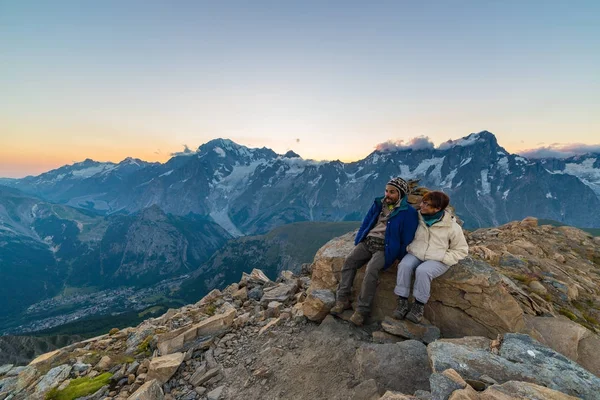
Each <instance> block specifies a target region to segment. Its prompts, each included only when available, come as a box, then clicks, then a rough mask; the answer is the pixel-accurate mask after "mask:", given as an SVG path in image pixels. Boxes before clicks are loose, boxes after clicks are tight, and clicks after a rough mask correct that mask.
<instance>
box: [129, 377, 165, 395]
mask: <svg viewBox="0 0 600 400" xmlns="http://www.w3.org/2000/svg"><path fill="white" fill-rule="evenodd" d="M164 398H165V395H164V394H163V391H162V388H161V387H160V384H159V383H158V381H157V380H156V379H153V380H151V381H148V382H146V383H144V384H143V385H142V386H141V387H140V388H139V389H137V390H136V391H135V393H133V394H132V395H131V396H129V397H128V398H127V400H163V399H164Z"/></svg>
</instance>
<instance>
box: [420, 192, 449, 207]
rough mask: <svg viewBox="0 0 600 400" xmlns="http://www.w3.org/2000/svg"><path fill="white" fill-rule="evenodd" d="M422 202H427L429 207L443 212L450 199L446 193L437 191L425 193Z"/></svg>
mask: <svg viewBox="0 0 600 400" xmlns="http://www.w3.org/2000/svg"><path fill="white" fill-rule="evenodd" d="M423 200H424V201H426V202H428V203H429V205H430V206H431V207H433V208H440V209H442V210H445V209H446V207H448V204H450V197H448V195H447V194H446V193H444V192H439V191H435V192H427V193H425V195H424V196H423Z"/></svg>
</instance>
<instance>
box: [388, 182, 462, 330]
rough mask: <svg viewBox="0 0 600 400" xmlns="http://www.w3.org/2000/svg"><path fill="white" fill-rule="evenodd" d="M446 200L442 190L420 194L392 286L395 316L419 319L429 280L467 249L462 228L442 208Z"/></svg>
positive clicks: (446, 197)
mask: <svg viewBox="0 0 600 400" xmlns="http://www.w3.org/2000/svg"><path fill="white" fill-rule="evenodd" d="M449 203H450V198H449V197H448V195H447V194H446V193H444V192H438V191H436V192H428V193H426V194H425V196H423V199H422V201H421V208H420V210H419V228H418V229H417V233H416V234H415V238H414V240H413V241H412V243H411V244H409V245H408V248H407V249H406V250H407V251H408V254H407V255H406V256H404V258H403V259H402V261H400V265H398V276H397V278H396V287H395V288H394V293H395V294H397V295H398V306H397V307H396V310H394V318H396V319H403V318H404V317H406V319H408V320H409V321H412V322H414V323H416V324H418V323H420V322H421V321H422V320H423V311H424V308H425V303H427V300H429V293H430V291H431V281H432V280H433V279H435V278H437V277H438V276H440V275H442V274H443V273H444V272H446V271H448V268H450V267H451V266H452V265H454V264H456V263H458V262H459V261H460V260H462V259H463V258H465V257H466V256H467V254H468V253H469V246H468V244H467V241H466V240H465V235H464V234H463V231H462V228H461V227H460V225H458V223H457V222H456V218H455V217H454V216H453V215H452V214H450V213H449V212H448V211H445V210H446V207H447V206H448V204H449ZM413 272H414V273H415V283H414V286H413V296H414V298H415V302H414V304H413V305H412V307H410V306H409V304H408V296H409V295H410V283H411V280H412V275H413ZM409 310H410V312H409ZM407 314H408V315H407Z"/></svg>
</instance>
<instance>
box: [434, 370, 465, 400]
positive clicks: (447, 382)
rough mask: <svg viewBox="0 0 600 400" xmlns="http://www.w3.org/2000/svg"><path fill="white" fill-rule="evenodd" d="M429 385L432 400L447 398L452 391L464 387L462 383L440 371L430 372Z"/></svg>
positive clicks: (445, 399)
mask: <svg viewBox="0 0 600 400" xmlns="http://www.w3.org/2000/svg"><path fill="white" fill-rule="evenodd" d="M429 385H430V386H431V399H432V400H448V399H449V398H450V395H451V394H452V392H454V391H455V390H458V389H463V388H464V384H463V385H461V384H460V383H458V382H456V381H454V380H452V379H450V378H449V377H447V376H445V375H443V374H441V373H433V374H431V376H430V377H429Z"/></svg>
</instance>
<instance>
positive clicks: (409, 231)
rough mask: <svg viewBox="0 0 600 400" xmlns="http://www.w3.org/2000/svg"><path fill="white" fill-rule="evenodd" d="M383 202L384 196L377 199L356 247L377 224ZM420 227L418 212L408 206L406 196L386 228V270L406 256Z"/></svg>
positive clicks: (366, 219) (360, 230)
mask: <svg viewBox="0 0 600 400" xmlns="http://www.w3.org/2000/svg"><path fill="white" fill-rule="evenodd" d="M382 200H383V196H382V197H378V198H376V199H375V201H374V203H373V205H372V206H371V209H370V210H369V212H368V213H367V215H366V216H365V219H364V220H363V222H362V224H361V226H360V229H359V230H358V233H357V234H356V238H355V239H354V245H357V244H359V243H360V242H362V241H363V240H364V239H365V238H366V237H367V235H368V234H369V231H370V230H371V229H373V227H374V226H375V224H377V219H378V217H379V213H380V212H381V208H382V207H383V203H382ZM418 225H419V216H418V214H417V210H415V209H414V208H412V207H411V206H410V205H409V204H408V202H407V201H406V196H404V197H403V198H402V201H401V203H400V206H398V207H396V208H395V209H394V210H393V211H392V213H391V214H390V216H389V218H388V221H387V227H386V228H385V265H384V267H383V269H384V270H385V269H388V268H389V267H390V266H391V265H392V264H393V263H394V261H395V260H401V259H402V257H404V255H405V254H406V246H408V245H409V244H410V242H412V240H413V238H414V237H415V232H416V230H417V226H418Z"/></svg>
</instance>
